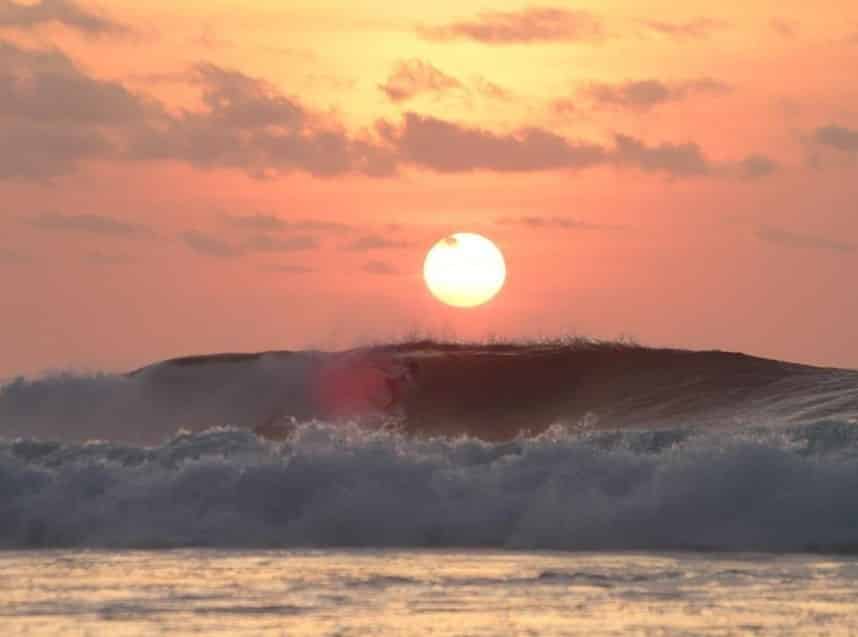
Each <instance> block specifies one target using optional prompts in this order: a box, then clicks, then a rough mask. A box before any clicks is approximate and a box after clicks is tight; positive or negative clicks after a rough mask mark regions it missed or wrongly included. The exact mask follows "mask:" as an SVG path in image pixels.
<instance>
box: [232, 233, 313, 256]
mask: <svg viewBox="0 0 858 637" xmlns="http://www.w3.org/2000/svg"><path fill="white" fill-rule="evenodd" d="M242 247H243V251H244V252H301V251H304V250H315V249H316V248H318V247H319V240H318V239H317V238H316V237H311V236H308V235H298V236H294V237H285V238H284V237H276V236H271V235H268V234H258V235H256V236H254V237H251V238H250V239H248V240H247V241H246V242H244V243H243V244H242Z"/></svg>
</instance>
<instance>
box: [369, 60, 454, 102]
mask: <svg viewBox="0 0 858 637" xmlns="http://www.w3.org/2000/svg"><path fill="white" fill-rule="evenodd" d="M461 88H462V83H461V82H460V81H459V80H457V79H456V78H454V77H451V76H449V75H447V74H446V73H444V72H443V71H440V70H438V69H437V68H435V67H434V66H432V65H431V64H429V63H428V62H423V61H422V60H416V59H415V60H407V61H403V62H400V63H399V64H398V65H397V66H396V68H395V69H394V71H393V73H391V75H390V77H388V78H387V82H386V83H385V84H382V85H380V86H379V89H381V90H382V91H383V92H384V94H385V95H387V97H388V98H389V99H390V101H391V102H404V101H405V100H410V99H412V98H414V97H417V96H418V95H422V94H425V93H434V94H436V95H437V94H440V93H444V92H446V91H451V90H455V89H461Z"/></svg>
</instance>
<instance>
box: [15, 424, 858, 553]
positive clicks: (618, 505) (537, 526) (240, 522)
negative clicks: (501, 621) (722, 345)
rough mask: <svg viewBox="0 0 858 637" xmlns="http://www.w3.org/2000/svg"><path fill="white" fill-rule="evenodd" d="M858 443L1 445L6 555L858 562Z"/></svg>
mask: <svg viewBox="0 0 858 637" xmlns="http://www.w3.org/2000/svg"><path fill="white" fill-rule="evenodd" d="M856 493H858V431H856V428H855V427H854V426H853V425H850V424H846V423H837V422H828V423H816V424H813V425H808V426H788V427H783V428H780V429H778V430H772V429H747V428H746V429H744V430H742V431H693V430H690V429H679V430H676V429H666V430H659V431H613V432H585V433H582V432H579V431H570V430H569V429H568V428H562V427H560V426H554V427H551V428H549V429H548V430H546V431H545V432H543V433H542V434H540V435H537V436H533V437H520V438H516V439H513V440H509V441H505V442H487V441H481V440H478V439H474V438H470V437H464V436H462V437H458V438H446V437H414V436H409V435H406V434H404V433H402V432H400V431H391V430H368V429H366V428H362V427H358V426H356V425H344V424H336V425H335V424H325V423H319V422H316V423H306V424H302V425H298V426H297V427H295V428H294V429H293V430H292V432H291V434H290V436H289V437H288V439H286V440H285V441H281V442H274V441H268V440H264V439H262V438H259V437H257V436H256V435H254V434H253V433H251V432H248V431H244V430H236V429H214V430H210V431H206V432H199V433H186V434H181V435H178V436H176V437H174V438H173V439H171V440H169V441H167V442H165V443H163V444H161V445H159V446H155V447H142V446H135V445H123V444H118V443H111V442H99V443H88V444H77V443H73V444H68V443H58V442H39V441H34V440H24V439H20V440H15V441H6V442H2V443H0V519H2V520H3V524H2V525H0V547H2V548H7V549H8V548H14V549H20V548H37V547H38V548H41V547H135V548H153V547H159V548H164V547H189V546H195V547H248V548H249V547H334V546H337V547H346V546H347V547H361V546H373V547H388V546H396V547H505V548H516V549H563V550H602V549H605V550H637V549H664V550H672V549H691V550H728V551H730V550H753V551H787V552H788V551H808V550H816V551H856V549H858V499H856V497H855V494H856Z"/></svg>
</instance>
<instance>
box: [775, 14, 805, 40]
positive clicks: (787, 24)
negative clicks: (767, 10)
mask: <svg viewBox="0 0 858 637" xmlns="http://www.w3.org/2000/svg"><path fill="white" fill-rule="evenodd" d="M769 26H770V27H771V29H772V31H774V32H775V33H777V34H778V35H779V36H781V37H783V38H789V39H792V38H795V37H796V36H798V24H797V23H796V22H793V21H792V20H787V19H786V18H772V19H771V20H769Z"/></svg>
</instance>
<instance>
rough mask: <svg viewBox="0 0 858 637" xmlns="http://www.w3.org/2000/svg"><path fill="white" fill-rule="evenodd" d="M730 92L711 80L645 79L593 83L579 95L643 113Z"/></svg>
mask: <svg viewBox="0 0 858 637" xmlns="http://www.w3.org/2000/svg"><path fill="white" fill-rule="evenodd" d="M730 91H731V88H730V86H729V85H727V84H725V83H724V82H720V81H718V80H713V79H711V78H699V79H696V80H688V81H685V82H675V83H667V82H662V81H660V80H654V79H648V80H637V81H629V82H623V83H620V84H605V83H595V84H591V85H590V86H589V87H587V88H586V89H585V90H584V91H583V94H584V96H585V97H587V98H589V99H590V100H591V101H593V102H594V103H596V104H598V105H600V106H607V107H616V108H624V109H632V110H642V111H643V110H649V109H651V108H654V107H656V106H660V105H662V104H667V103H669V102H678V101H681V100H685V99H687V98H689V97H692V96H694V95H723V94H725V93H729V92H730Z"/></svg>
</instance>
